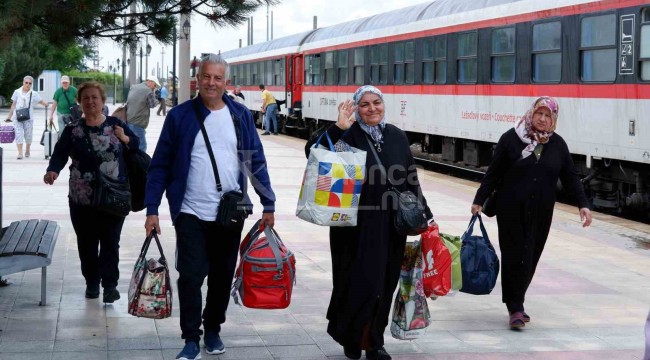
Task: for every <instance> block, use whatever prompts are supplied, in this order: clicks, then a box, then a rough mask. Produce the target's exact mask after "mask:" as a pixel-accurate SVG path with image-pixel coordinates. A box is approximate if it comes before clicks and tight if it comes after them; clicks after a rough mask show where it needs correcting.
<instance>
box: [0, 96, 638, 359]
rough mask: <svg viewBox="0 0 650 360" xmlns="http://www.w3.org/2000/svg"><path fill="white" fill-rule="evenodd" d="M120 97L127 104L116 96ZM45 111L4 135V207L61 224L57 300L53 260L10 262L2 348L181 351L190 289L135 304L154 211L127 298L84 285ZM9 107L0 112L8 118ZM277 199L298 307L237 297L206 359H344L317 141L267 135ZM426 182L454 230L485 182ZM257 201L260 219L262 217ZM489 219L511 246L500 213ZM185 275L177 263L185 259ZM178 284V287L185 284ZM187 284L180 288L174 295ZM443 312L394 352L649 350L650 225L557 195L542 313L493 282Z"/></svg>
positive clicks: (580, 355) (561, 354) (444, 300)
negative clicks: (310, 201)
mask: <svg viewBox="0 0 650 360" xmlns="http://www.w3.org/2000/svg"><path fill="white" fill-rule="evenodd" d="M110 107H111V109H113V108H114V106H112V105H110ZM42 113H43V111H42V109H37V111H36V117H37V119H36V124H35V129H34V138H35V142H34V145H33V149H32V152H31V157H30V158H28V159H23V160H17V159H16V155H17V152H16V147H15V144H2V148H3V152H4V161H3V184H2V198H3V205H4V209H3V210H4V211H3V219H2V225H3V226H8V225H9V223H10V222H11V221H14V220H22V219H30V218H41V219H50V220H56V221H57V222H58V223H59V224H60V226H61V232H60V234H59V238H58V242H57V245H56V249H55V253H54V258H53V262H52V265H51V266H50V267H49V268H48V284H47V286H48V290H47V297H48V304H47V306H44V307H40V306H38V303H39V299H40V278H41V275H40V270H32V271H27V272H24V273H18V274H13V275H9V276H8V277H7V278H8V279H9V281H10V282H11V283H12V284H11V285H10V286H8V287H4V288H0V359H2V360H13V359H21V360H37V359H38V360H40V359H47V360H50V359H51V360H58V359H89V360H95V359H102V360H107V359H111V360H117V359H146V360H158V359H174V357H175V355H176V354H177V353H178V351H179V349H180V348H181V347H182V345H183V342H182V340H181V339H180V329H179V323H178V316H179V312H178V307H177V304H178V301H177V298H176V299H175V302H174V309H173V317H171V318H169V319H164V320H149V319H141V318H135V317H132V316H130V315H129V314H128V313H127V309H126V300H125V298H126V293H127V286H128V281H129V278H130V275H131V271H132V267H133V264H134V261H135V259H136V257H137V256H138V253H139V250H140V246H141V244H142V241H143V240H144V235H145V234H144V229H143V225H144V213H142V212H140V213H132V214H131V215H129V216H128V217H127V219H126V222H125V225H124V230H123V232H122V239H121V243H120V244H121V249H120V256H121V259H120V271H121V279H120V284H119V286H118V290H119V291H120V292H121V293H122V299H121V300H119V301H117V302H115V303H114V304H113V305H107V306H105V305H104V304H102V303H101V302H100V301H99V300H86V299H85V298H84V289H85V284H84V280H83V277H82V276H81V272H80V267H79V258H78V253H77V248H76V239H75V235H74V231H73V229H72V225H71V223H70V220H69V214H68V206H67V193H68V185H67V179H68V177H69V172H68V170H67V169H65V170H64V171H62V173H61V177H60V179H59V181H58V182H57V183H55V185H54V186H46V185H44V184H43V182H42V176H43V174H44V172H45V168H46V167H47V161H46V160H44V158H43V148H42V146H40V145H39V144H38V139H39V138H40V134H41V132H42V130H43V126H44V125H43V123H44V121H43V114H42ZM5 116H6V110H4V113H3V111H2V110H0V119H4V117H5ZM163 120H164V119H163V117H161V116H156V115H155V113H153V114H152V117H151V123H150V125H149V128H148V129H147V143H148V144H150V145H149V146H150V148H149V149H148V152H149V153H150V154H151V153H153V150H154V146H155V144H156V140H157V138H158V135H159V133H160V129H161V127H162V123H163ZM262 141H263V144H264V148H265V152H266V155H267V158H268V161H269V169H270V174H271V180H272V184H273V189H274V190H275V193H276V195H277V198H278V202H277V204H276V207H277V213H276V229H277V230H278V231H279V233H280V235H281V236H282V239H283V241H284V242H285V243H286V245H287V246H288V247H289V248H290V249H291V250H292V251H293V252H294V253H295V254H296V259H297V284H296V286H295V288H294V293H293V298H292V303H291V306H289V308H287V309H285V310H254V309H248V308H244V307H241V306H237V305H235V304H234V303H231V305H230V307H229V309H228V320H227V322H226V323H225V325H224V326H223V331H222V337H223V340H224V343H225V345H226V348H227V351H226V353H225V354H222V355H218V356H216V355H207V354H205V353H204V354H203V358H204V359H223V360H226V359H345V356H344V355H343V351H342V348H341V347H340V346H339V345H338V344H337V343H335V342H334V341H333V340H332V339H331V338H330V337H329V336H328V335H327V333H326V326H327V321H326V319H325V313H326V310H327V304H328V301H329V296H330V292H331V287H332V285H331V262H330V256H329V244H328V229H327V228H324V227H319V226H316V225H312V224H309V223H307V222H304V221H302V220H300V219H298V218H296V217H295V216H294V211H295V206H296V201H297V196H298V192H299V187H300V181H301V179H302V173H303V170H304V165H305V163H306V160H305V158H304V152H303V147H304V141H303V140H300V139H295V138H290V137H287V136H263V137H262ZM420 176H421V177H420V179H421V182H422V183H423V189H424V193H425V195H426V197H427V199H428V201H429V203H430V205H431V208H432V210H433V212H434V214H435V215H436V220H437V221H438V223H439V224H440V227H441V231H443V232H446V233H451V234H458V235H460V234H462V232H463V231H464V230H465V227H466V226H467V223H468V221H469V219H470V214H469V207H470V202H471V200H472V198H473V194H474V191H475V190H476V187H477V183H475V182H469V181H464V180H459V179H455V178H451V177H448V176H445V175H441V174H437V173H432V172H429V171H421V172H420ZM251 194H252V198H253V200H254V201H256V205H257V207H256V214H255V215H253V216H252V217H251V218H250V219H249V225H248V226H251V225H252V223H253V222H254V221H255V220H256V219H257V218H259V216H260V206H259V202H258V199H257V198H256V195H255V194H253V193H252V192H251ZM160 213H161V225H162V237H161V240H162V242H163V247H164V249H165V252H166V255H167V257H168V258H170V259H173V257H174V247H175V238H174V230H173V228H172V225H171V220H170V216H169V209H168V206H167V203H166V201H165V200H163V205H162V206H161V208H160ZM486 227H487V230H488V232H489V235H490V237H491V239H492V242H493V244H494V245H495V247H496V248H497V251H498V241H497V226H496V221H495V220H494V219H488V220H487V222H486ZM172 277H173V281H174V284H175V280H176V278H177V277H178V274H177V272H176V271H175V270H173V269H172ZM175 295H176V294H175ZM175 297H176V296H175ZM429 308H430V310H431V315H432V320H433V321H432V323H431V325H430V326H429V328H428V330H427V333H426V334H425V335H424V336H422V337H421V338H420V339H418V340H416V341H400V340H396V339H393V338H391V336H390V332H389V331H387V333H386V349H387V350H388V352H389V353H390V354H391V355H393V358H394V359H410V360H424V359H429V360H431V359H435V360H438V359H450V360H461V359H485V360H487V359H522V358H528V359H535V360H536V359H590V360H592V359H603V360H604V359H617V360H627V359H629V360H632V359H635V360H640V359H642V358H643V353H644V351H643V349H644V344H645V339H644V324H645V320H646V316H647V314H648V310H649V309H650V226H648V225H646V224H640V223H636V222H632V221H628V220H621V219H618V218H614V217H611V216H608V215H602V214H595V220H594V223H593V225H592V226H591V227H590V228H588V229H582V228H581V226H580V221H579V216H578V214H577V210H576V209H575V208H573V207H570V206H567V205H562V204H559V205H557V206H556V211H555V218H554V223H553V228H552V229H551V233H550V238H549V241H548V244H547V247H546V250H545V253H544V255H543V256H542V259H541V262H540V266H539V269H538V271H537V274H536V276H535V279H534V280H533V283H532V286H531V288H530V290H529V293H528V296H527V301H526V310H527V312H528V313H529V314H530V315H531V317H532V322H531V323H529V324H528V325H527V326H526V328H525V329H524V330H522V331H511V330H509V328H508V325H507V312H506V309H505V307H504V306H503V304H502V303H501V289H500V287H499V285H497V287H496V288H495V289H494V291H493V292H492V294H491V295H487V296H472V295H468V294H464V293H455V294H450V295H448V296H445V297H441V298H438V299H437V300H434V301H431V300H430V301H429Z"/></svg>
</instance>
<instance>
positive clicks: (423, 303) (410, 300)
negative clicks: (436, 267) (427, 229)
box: [390, 241, 431, 340]
mask: <svg viewBox="0 0 650 360" xmlns="http://www.w3.org/2000/svg"><path fill="white" fill-rule="evenodd" d="M430 320H431V314H430V313H429V307H428V306H427V298H426V297H425V296H424V291H423V289H422V248H421V247H420V242H419V241H415V242H407V243H406V248H405V249H404V258H403V260H402V269H401V271H400V278H399V291H398V292H397V296H396V297H395V304H394V305H393V316H392V321H391V324H390V333H391V334H392V335H393V337H394V338H396V339H400V340H413V339H417V338H418V337H420V336H422V335H424V333H425V331H426V328H427V326H429V323H430Z"/></svg>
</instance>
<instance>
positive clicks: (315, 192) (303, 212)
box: [296, 132, 366, 226]
mask: <svg viewBox="0 0 650 360" xmlns="http://www.w3.org/2000/svg"><path fill="white" fill-rule="evenodd" d="M324 135H325V136H326V137H327V140H328V143H329V149H328V148H325V147H323V146H319V145H318V144H320V138H319V139H318V141H317V142H316V144H315V145H314V146H313V147H312V148H311V151H310V153H309V159H308V160H307V167H306V168H305V175H304V177H303V180H302V186H301V188H300V195H299V198H298V206H297V208H296V216H298V217H299V218H301V219H303V220H306V221H309V222H310V223H313V224H317V225H323V226H356V225H357V212H358V209H359V200H360V196H361V186H362V185H363V182H364V179H365V177H366V152H365V151H363V150H359V149H356V148H352V147H350V149H351V150H350V151H343V152H336V151H335V150H334V146H333V145H332V142H331V140H330V138H329V135H327V132H325V133H324ZM322 136H323V135H321V137H322Z"/></svg>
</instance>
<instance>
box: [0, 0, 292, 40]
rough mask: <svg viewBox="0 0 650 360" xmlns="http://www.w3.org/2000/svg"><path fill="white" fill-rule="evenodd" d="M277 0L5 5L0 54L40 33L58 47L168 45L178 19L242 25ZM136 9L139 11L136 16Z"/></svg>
mask: <svg viewBox="0 0 650 360" xmlns="http://www.w3.org/2000/svg"><path fill="white" fill-rule="evenodd" d="M278 2H279V1H278V0H31V1H25V0H2V1H0V14H2V16H1V17H0V48H3V47H5V46H7V45H8V44H9V43H10V42H11V39H12V38H13V36H15V35H17V34H24V33H26V32H30V31H33V30H38V31H40V32H41V33H42V34H43V35H44V36H45V37H46V38H47V39H48V42H49V43H50V44H52V45H54V46H59V47H61V46H63V47H65V46H67V45H69V44H72V43H75V42H80V41H83V40H91V39H97V38H102V37H103V38H110V39H112V40H115V41H117V42H124V43H136V42H138V40H139V38H141V37H143V36H144V35H151V36H153V37H155V38H156V39H157V40H158V41H160V42H163V43H171V42H172V41H173V35H172V29H173V28H174V27H175V26H177V15H179V14H190V15H191V14H198V15H200V16H202V17H205V18H206V19H208V20H209V21H210V22H211V24H213V25H214V26H226V25H227V26H234V25H238V24H241V23H243V22H244V21H245V20H246V18H247V17H248V16H250V14H251V13H252V12H253V11H255V10H256V9H257V8H258V7H260V6H262V5H266V4H269V5H274V4H277V3H278ZM131 3H135V4H136V10H135V12H134V13H132V12H131V9H130V5H131Z"/></svg>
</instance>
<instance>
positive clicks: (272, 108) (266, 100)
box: [260, 85, 278, 135]
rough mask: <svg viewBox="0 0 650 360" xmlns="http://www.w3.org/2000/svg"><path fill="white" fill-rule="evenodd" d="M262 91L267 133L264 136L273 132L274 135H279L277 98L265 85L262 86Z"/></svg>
mask: <svg viewBox="0 0 650 360" xmlns="http://www.w3.org/2000/svg"><path fill="white" fill-rule="evenodd" d="M260 90H262V113H263V114H265V115H264V129H265V130H266V131H265V132H263V133H262V135H269V134H271V130H273V135H277V134H278V114H277V110H278V104H276V103H275V98H274V97H273V94H271V92H270V91H268V90H266V89H265V88H264V85H260ZM271 121H273V129H271Z"/></svg>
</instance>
